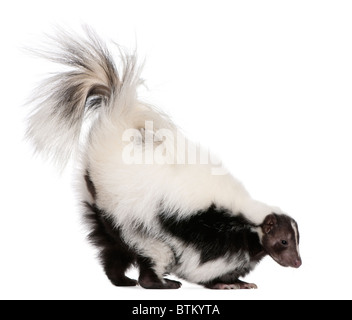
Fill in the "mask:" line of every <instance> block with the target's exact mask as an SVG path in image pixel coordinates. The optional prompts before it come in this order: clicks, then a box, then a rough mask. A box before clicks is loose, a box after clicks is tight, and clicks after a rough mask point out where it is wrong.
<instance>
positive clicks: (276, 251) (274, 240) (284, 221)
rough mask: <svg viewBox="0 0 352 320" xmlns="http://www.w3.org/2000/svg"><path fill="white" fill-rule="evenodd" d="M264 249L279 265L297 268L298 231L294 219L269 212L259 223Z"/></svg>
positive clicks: (298, 256)
mask: <svg viewBox="0 0 352 320" xmlns="http://www.w3.org/2000/svg"><path fill="white" fill-rule="evenodd" d="M261 229H262V232H263V235H262V245H263V247H264V250H265V251H266V252H267V253H268V254H269V255H270V256H271V257H272V258H273V259H274V260H275V261H276V262H277V263H278V264H280V265H282V266H284V267H293V268H299V267H300V266H301V264H302V260H301V257H300V254H299V248H298V245H299V232H298V226H297V223H296V221H295V220H293V219H292V218H290V217H289V216H287V215H285V214H275V213H272V214H269V215H267V216H266V217H265V219H264V222H263V224H262V225H261Z"/></svg>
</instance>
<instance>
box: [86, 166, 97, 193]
mask: <svg viewBox="0 0 352 320" xmlns="http://www.w3.org/2000/svg"><path fill="white" fill-rule="evenodd" d="M84 180H85V181H86V186H87V189H88V191H89V193H90V194H91V196H92V198H93V200H95V199H96V197H97V190H96V189H95V185H94V183H93V181H92V179H91V178H90V175H89V172H88V170H87V171H86V174H85V176H84Z"/></svg>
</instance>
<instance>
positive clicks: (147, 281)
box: [138, 257, 181, 289]
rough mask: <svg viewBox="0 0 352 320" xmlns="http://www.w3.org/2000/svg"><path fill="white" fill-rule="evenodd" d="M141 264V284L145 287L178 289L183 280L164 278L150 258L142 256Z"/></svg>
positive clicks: (139, 260)
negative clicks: (158, 273) (156, 270)
mask: <svg viewBox="0 0 352 320" xmlns="http://www.w3.org/2000/svg"><path fill="white" fill-rule="evenodd" d="M138 264H139V270H140V274H139V284H140V285H141V286H142V287H143V288H145V289H178V288H180V287H181V282H179V281H174V280H170V279H166V278H163V277H162V276H160V275H157V273H156V272H155V270H154V268H153V263H152V262H151V260H150V259H149V258H143V257H140V258H139V259H138Z"/></svg>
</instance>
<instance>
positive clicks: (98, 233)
mask: <svg viewBox="0 0 352 320" xmlns="http://www.w3.org/2000/svg"><path fill="white" fill-rule="evenodd" d="M85 205H86V209H87V211H86V215H85V218H86V220H87V221H88V222H89V223H90V226H91V229H92V230H91V232H90V234H89V236H88V238H89V240H90V241H91V242H93V243H94V244H95V245H96V246H97V247H98V248H99V249H100V261H101V263H102V265H103V267H104V271H105V273H106V275H107V277H108V278H109V280H110V281H111V282H112V283H113V284H114V285H115V286H135V285H137V283H138V282H137V281H136V280H133V279H130V278H128V277H127V276H126V275H125V273H126V271H127V269H128V268H129V267H130V266H131V265H132V264H133V263H134V262H135V261H136V254H135V253H134V251H133V250H131V249H130V248H129V247H128V246H127V244H126V243H125V242H124V241H123V239H122V237H121V232H120V230H119V228H116V227H115V226H114V225H113V223H112V221H111V219H109V217H108V216H107V214H106V213H105V212H104V211H103V210H101V209H99V208H97V207H96V206H95V205H91V204H89V203H85Z"/></svg>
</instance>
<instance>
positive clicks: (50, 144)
mask: <svg viewBox="0 0 352 320" xmlns="http://www.w3.org/2000/svg"><path fill="white" fill-rule="evenodd" d="M85 33H86V35H85V36H84V37H82V36H78V35H75V36H73V35H72V34H69V33H68V32H65V31H60V32H58V33H57V35H56V36H55V37H52V40H54V41H55V45H56V49H55V50H54V51H50V50H42V51H36V52H35V53H36V54H37V55H39V56H41V57H44V58H46V59H49V60H51V61H53V62H56V63H59V64H62V65H64V66H66V67H67V68H68V69H66V70H65V71H63V72H59V73H56V74H54V75H53V76H51V77H50V78H48V79H46V80H45V81H44V82H43V83H42V84H41V85H40V86H38V88H37V89H36V91H35V93H34V97H33V99H32V101H31V103H32V104H34V109H33V111H32V113H31V114H30V116H29V119H28V120H29V121H28V129H27V136H28V138H29V139H30V140H32V141H33V143H34V145H35V148H36V151H37V152H39V153H42V154H44V155H46V156H48V157H49V158H51V159H52V160H53V161H54V162H55V163H56V164H59V165H60V166H65V165H66V164H67V161H68V160H69V158H70V156H71V155H72V153H73V151H74V150H75V149H76V148H77V146H78V144H79V140H80V134H81V130H82V124H83V121H84V119H85V117H86V116H87V115H88V114H90V113H92V112H93V111H98V110H100V111H99V112H102V111H104V112H111V111H112V109H114V108H124V107H128V101H127V100H128V99H126V97H127V96H128V97H129V99H131V97H135V96H136V89H137V86H138V85H139V83H140V79H139V74H140V69H138V68H137V66H136V56H135V55H128V54H125V53H124V52H122V50H121V49H120V48H119V50H120V58H121V72H120V73H119V72H118V69H117V68H116V66H115V64H114V62H113V60H112V57H111V54H110V52H109V51H108V49H107V47H106V45H105V44H104V43H103V42H102V41H101V40H100V39H99V38H98V37H97V35H96V34H95V33H94V32H92V31H91V30H89V29H88V28H86V30H85ZM119 99H122V100H124V101H125V103H121V101H120V103H118V101H117V100H119Z"/></svg>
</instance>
